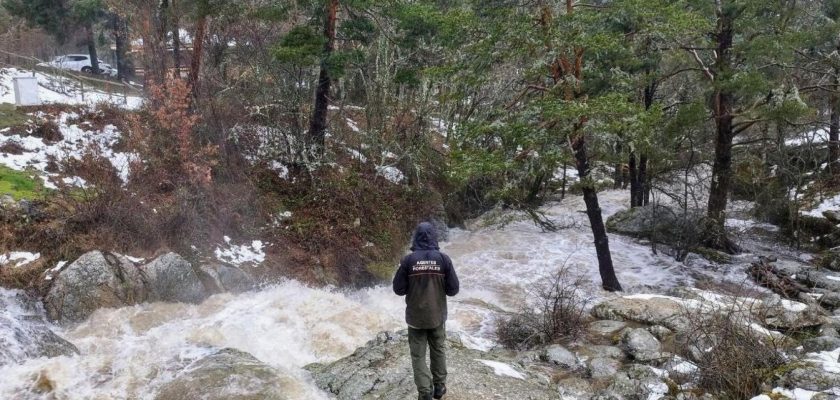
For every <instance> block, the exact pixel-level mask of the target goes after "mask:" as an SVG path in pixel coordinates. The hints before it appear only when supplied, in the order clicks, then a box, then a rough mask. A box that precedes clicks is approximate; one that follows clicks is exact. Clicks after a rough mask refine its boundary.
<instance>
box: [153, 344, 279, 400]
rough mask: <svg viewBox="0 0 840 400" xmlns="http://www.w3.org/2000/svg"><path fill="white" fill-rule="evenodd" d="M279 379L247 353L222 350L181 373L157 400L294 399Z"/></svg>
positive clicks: (276, 373) (269, 368) (166, 386)
mask: <svg viewBox="0 0 840 400" xmlns="http://www.w3.org/2000/svg"><path fill="white" fill-rule="evenodd" d="M279 376H280V375H279V374H278V372H277V370H275V369H274V368H271V367H270V366H268V365H266V364H264V363H262V362H260V361H259V360H257V359H256V358H254V357H253V356H252V355H250V354H248V353H245V352H242V351H239V350H234V349H222V350H219V351H218V352H216V353H214V354H211V355H209V356H206V357H204V358H201V359H199V360H197V361H195V362H194V363H192V364H191V365H189V366H187V368H185V369H184V370H183V371H180V372H178V373H177V374H176V376H175V379H173V380H172V381H170V382H168V383H167V384H166V385H164V386H163V387H162V388H161V389H160V390H159V391H158V393H157V395H156V396H155V400H183V399H202V400H261V399H265V400H287V399H288V400H291V398H290V397H288V396H286V395H285V391H284V385H285V383H284V382H283V381H282V379H281V378H280V377H279Z"/></svg>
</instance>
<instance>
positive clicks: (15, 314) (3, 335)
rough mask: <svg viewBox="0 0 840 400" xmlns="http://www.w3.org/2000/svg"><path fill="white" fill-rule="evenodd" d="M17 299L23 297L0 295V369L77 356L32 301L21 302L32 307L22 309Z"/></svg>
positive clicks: (72, 347)
mask: <svg viewBox="0 0 840 400" xmlns="http://www.w3.org/2000/svg"><path fill="white" fill-rule="evenodd" d="M0 291H3V290H2V289H0ZM19 297H26V295H24V294H22V293H17V294H12V292H5V291H3V292H2V293H0V367H2V366H3V365H6V364H13V363H20V362H23V361H25V360H27V359H30V358H37V357H58V356H71V355H74V354H78V353H79V350H78V349H77V348H76V346H74V345H73V344H72V343H70V342H68V341H67V340H65V339H63V338H61V337H60V336H58V335H57V334H55V333H54V332H53V331H52V329H51V328H50V326H49V324H47V323H46V321H44V320H43V317H42V315H43V312H42V311H41V310H39V309H38V306H37V303H35V301H34V300H31V299H24V300H25V301H26V302H27V303H29V304H30V305H31V307H26V308H24V307H21V306H20V304H21V303H20V302H19V301H18V300H20V299H19Z"/></svg>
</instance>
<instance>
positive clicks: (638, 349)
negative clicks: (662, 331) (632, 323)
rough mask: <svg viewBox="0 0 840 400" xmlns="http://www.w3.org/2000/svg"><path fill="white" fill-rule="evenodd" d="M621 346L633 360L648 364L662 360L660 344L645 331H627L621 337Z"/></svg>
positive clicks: (638, 329) (639, 329)
mask: <svg viewBox="0 0 840 400" xmlns="http://www.w3.org/2000/svg"><path fill="white" fill-rule="evenodd" d="M621 344H622V346H624V349H625V350H627V354H629V355H630V357H631V358H632V359H634V360H637V361H641V362H649V361H653V360H657V359H659V358H662V353H661V352H660V350H661V349H662V344H660V343H659V340H656V337H654V336H653V334H651V333H650V332H648V331H647V330H644V329H641V328H637V329H628V330H627V331H626V332H624V334H623V335H622V338H621Z"/></svg>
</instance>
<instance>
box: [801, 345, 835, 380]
mask: <svg viewBox="0 0 840 400" xmlns="http://www.w3.org/2000/svg"><path fill="white" fill-rule="evenodd" d="M838 357H840V348H836V349H834V350H831V351H823V352H819V353H808V357H806V360H807V361H810V362H813V363H815V364H817V365H819V366H820V367H821V368H822V369H823V370H825V371H828V372H832V373H835V374H840V361H838Z"/></svg>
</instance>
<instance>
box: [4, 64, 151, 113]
mask: <svg viewBox="0 0 840 400" xmlns="http://www.w3.org/2000/svg"><path fill="white" fill-rule="evenodd" d="M34 74H35V77H36V78H38V96H39V97H40V99H41V102H43V103H51V104H88V105H95V104H100V103H109V104H113V105H115V106H119V107H124V108H127V109H136V108H139V107H140V106H141V105H142V104H143V98H142V97H138V96H124V95H123V94H122V93H121V92H120V91H119V90H117V89H116V88H115V91H114V92H113V93H106V92H103V91H101V90H95V89H92V88H89V87H88V88H85V90H84V91H81V90H79V88H78V83H77V81H75V80H72V79H67V78H61V77H57V76H53V75H49V74H46V73H42V72H35V73H34ZM32 75H33V71H27V70H22V69H17V68H0V103H11V104H14V103H15V92H14V86H13V82H12V79H13V78H15V77H18V76H32Z"/></svg>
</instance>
